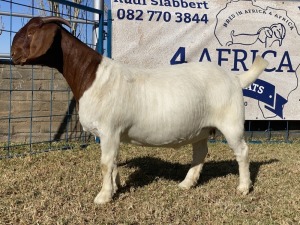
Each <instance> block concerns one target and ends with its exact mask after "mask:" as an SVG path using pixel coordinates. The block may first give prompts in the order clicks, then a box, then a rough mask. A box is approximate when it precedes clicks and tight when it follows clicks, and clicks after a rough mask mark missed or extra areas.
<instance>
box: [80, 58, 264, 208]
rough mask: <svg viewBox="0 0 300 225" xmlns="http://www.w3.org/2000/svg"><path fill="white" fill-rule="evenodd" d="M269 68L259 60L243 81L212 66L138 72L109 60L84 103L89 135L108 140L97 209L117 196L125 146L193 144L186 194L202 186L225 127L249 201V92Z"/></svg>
mask: <svg viewBox="0 0 300 225" xmlns="http://www.w3.org/2000/svg"><path fill="white" fill-rule="evenodd" d="M267 65H268V63H267V62H266V61H265V60H264V59H262V58H261V57H257V58H256V60H255V62H254V64H253V65H252V67H251V68H250V70H249V71H247V72H245V73H244V74H242V75H234V74H228V73H226V72H225V71H224V70H223V69H221V67H219V66H216V65H214V64H213V63H189V64H183V65H177V66H172V67H165V68H161V69H152V70H150V69H133V68H129V67H127V66H124V65H121V64H118V63H116V62H114V61H112V60H110V59H108V58H105V57H104V58H103V59H102V62H101V64H100V65H99V67H98V70H97V72H96V79H95V80H94V82H93V84H92V86H91V87H90V88H89V89H88V90H87V91H85V93H84V94H83V96H82V97H81V99H80V101H79V116H80V122H81V124H82V125H83V127H84V129H85V130H87V131H90V132H92V133H93V134H94V135H97V136H100V138H101V148H102V156H101V165H102V168H103V177H104V178H103V186H102V189H101V191H100V193H99V194H98V195H97V197H96V198H95V203H105V202H108V201H110V200H111V198H112V196H113V193H115V192H116V191H117V188H118V185H119V176H118V171H117V165H116V162H117V156H118V150H119V144H120V142H130V143H134V144H139V145H145V146H168V147H178V146H182V145H186V144H192V145H193V162H192V166H191V169H190V170H189V172H188V173H187V176H186V178H185V179H184V180H183V181H182V182H181V183H180V185H179V186H180V187H182V188H190V187H192V186H194V185H195V184H196V183H197V180H198V178H199V174H200V172H201V169H202V166H203V163H204V159H205V156H206V154H207V138H208V136H209V131H210V129H211V128H212V127H213V128H218V129H219V130H220V131H221V132H222V133H223V134H224V136H225V137H226V139H227V141H228V143H229V145H230V147H231V148H232V149H233V150H234V153H235V155H236V159H237V161H238V163H239V172H240V184H239V186H238V190H239V191H240V192H242V193H243V194H247V193H248V192H249V188H250V186H251V180H250V172H249V160H248V147H247V145H246V143H245V141H244V138H243V133H244V104H243V95H242V88H244V87H247V86H248V85H250V84H251V83H252V82H254V80H255V79H256V78H257V77H258V76H259V74H260V73H261V72H262V71H263V70H264V69H265V68H266V66H267Z"/></svg>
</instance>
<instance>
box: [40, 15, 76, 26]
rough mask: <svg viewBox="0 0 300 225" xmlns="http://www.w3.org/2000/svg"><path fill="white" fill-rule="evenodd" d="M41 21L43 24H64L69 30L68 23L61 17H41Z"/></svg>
mask: <svg viewBox="0 0 300 225" xmlns="http://www.w3.org/2000/svg"><path fill="white" fill-rule="evenodd" d="M42 21H43V23H51V22H57V23H61V24H65V25H67V26H68V27H70V28H71V24H70V22H69V21H67V20H65V19H63V18H61V17H56V16H48V17H43V18H42Z"/></svg>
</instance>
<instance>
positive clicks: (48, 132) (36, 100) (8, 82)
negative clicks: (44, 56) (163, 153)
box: [0, 0, 107, 158]
mask: <svg viewBox="0 0 300 225" xmlns="http://www.w3.org/2000/svg"><path fill="white" fill-rule="evenodd" d="M20 2H21V3H20ZM86 2H89V4H91V2H90V1H86ZM0 3H1V4H0V18H1V21H2V23H0V28H1V34H0V43H1V48H0V105H1V107H0V158H7V157H13V156H16V155H24V154H32V153H38V152H41V151H42V152H43V151H49V150H56V149H68V148H71V147H72V146H73V145H74V144H76V145H78V144H80V145H85V144H86V143H87V142H89V141H94V137H93V136H90V135H89V134H86V133H85V132H84V131H83V130H82V128H81V126H80V123H79V118H78V114H77V110H76V103H75V100H74V99H73V94H72V92H71V91H70V88H69V87H68V84H67V83H66V81H65V79H64V78H63V76H62V75H61V74H60V73H59V72H58V71H57V70H55V69H50V68H48V67H41V66H14V65H12V64H11V61H10V46H11V43H12V40H13V37H14V35H15V33H16V32H17V31H18V30H19V29H20V28H21V27H22V26H23V25H25V24H26V23H27V22H28V21H29V19H30V18H32V17H34V16H50V15H58V16H61V17H63V18H65V19H67V20H69V21H70V22H71V24H72V29H69V30H70V32H72V33H73V34H74V35H75V36H77V37H78V38H79V39H80V40H81V41H82V42H84V43H86V44H87V45H88V46H90V47H92V48H95V49H96V50H98V51H99V52H101V53H103V51H104V49H103V43H104V37H105V35H104V34H103V27H104V13H103V11H101V10H97V9H94V8H92V7H91V6H89V5H88V4H86V5H83V4H81V5H79V4H75V3H73V2H69V1H64V0H53V1H52V3H49V4H51V5H45V4H46V3H47V1H34V0H24V1H16V0H0ZM54 6H55V7H54ZM57 9H58V10H57ZM95 14H98V18H99V20H97V21H95V20H94V15H95ZM105 23H106V24H107V22H106V21H105ZM99 24H100V25H99ZM1 25H2V27H1ZM98 26H99V27H100V29H99V32H98V33H97V34H96V35H93V33H94V32H95V30H96V29H95V28H96V27H98ZM93 36H96V37H97V44H95V41H93ZM106 50H107V49H106Z"/></svg>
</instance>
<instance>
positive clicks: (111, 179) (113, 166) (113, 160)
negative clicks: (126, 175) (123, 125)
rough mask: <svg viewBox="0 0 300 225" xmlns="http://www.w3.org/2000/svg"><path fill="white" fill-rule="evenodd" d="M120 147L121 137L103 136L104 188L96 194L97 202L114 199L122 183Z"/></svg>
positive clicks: (102, 163)
mask: <svg viewBox="0 0 300 225" xmlns="http://www.w3.org/2000/svg"><path fill="white" fill-rule="evenodd" d="M119 147H120V141H119V137H109V138H108V137H104V138H103V139H102V138H101V152H102V154H101V170H102V176H103V184H102V189H101V191H100V192H99V194H98V195H97V196H96V198H95V200H94V202H95V203H96V204H104V203H107V202H109V201H110V200H111V199H112V196H113V194H114V193H115V192H116V191H117V188H118V185H119V184H120V180H119V174H118V170H117V157H118V152H119Z"/></svg>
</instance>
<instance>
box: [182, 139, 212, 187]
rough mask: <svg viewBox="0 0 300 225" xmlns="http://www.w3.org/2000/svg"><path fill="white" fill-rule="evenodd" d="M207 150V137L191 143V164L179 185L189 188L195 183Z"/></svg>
mask: <svg viewBox="0 0 300 225" xmlns="http://www.w3.org/2000/svg"><path fill="white" fill-rule="evenodd" d="M207 152H208V148H207V139H203V140H201V141H199V142H196V143H194V144H193V161H192V165H191V168H190V169H189V171H188V173H187V175H186V177H185V179H184V180H183V181H182V182H181V183H180V184H179V187H181V188H183V189H189V188H191V187H193V186H195V185H196V184H197V181H198V179H199V176H200V173H201V170H202V168H203V164H204V159H205V157H206V155H207Z"/></svg>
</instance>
